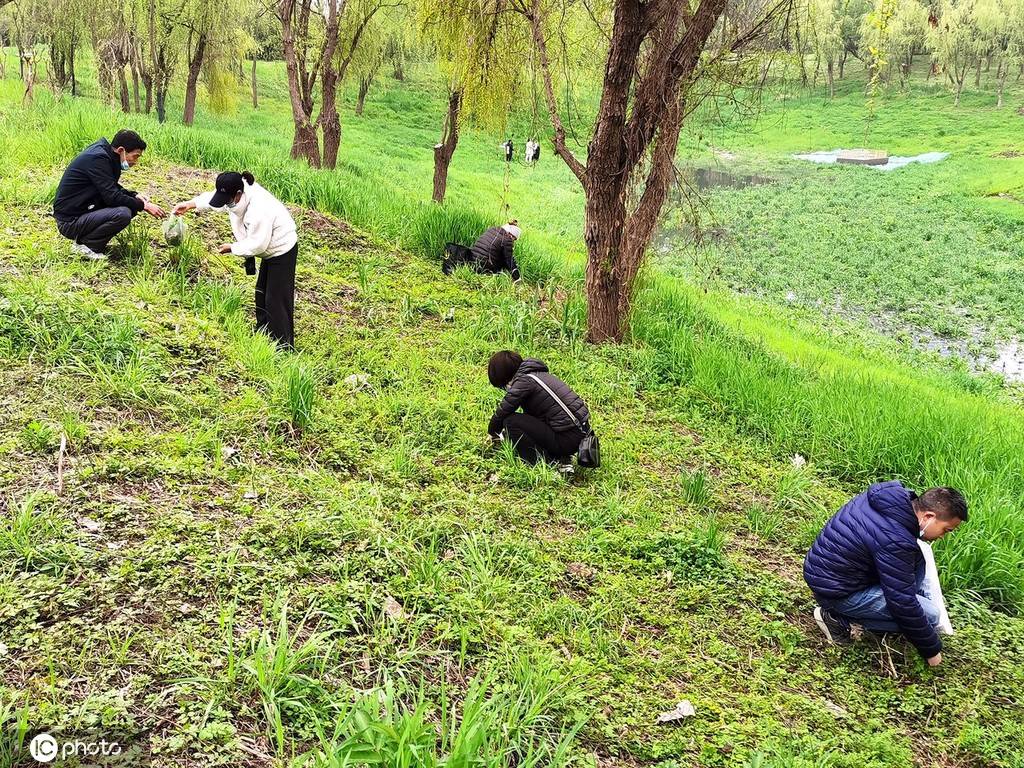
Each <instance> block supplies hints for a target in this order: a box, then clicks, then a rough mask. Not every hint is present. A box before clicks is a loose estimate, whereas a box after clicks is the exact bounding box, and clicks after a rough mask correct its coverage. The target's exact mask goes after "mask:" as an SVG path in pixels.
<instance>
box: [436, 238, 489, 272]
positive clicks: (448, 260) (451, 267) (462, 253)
mask: <svg viewBox="0 0 1024 768" xmlns="http://www.w3.org/2000/svg"><path fill="white" fill-rule="evenodd" d="M463 264H466V265H468V266H469V267H471V268H472V269H475V270H477V271H478V272H479V271H480V270H479V265H478V264H477V263H476V257H475V256H474V255H473V249H472V248H467V247H466V246H464V245H459V244H458V243H445V246H444V256H443V257H442V259H441V271H442V272H443V273H444V274H446V275H450V274H451V273H452V272H454V271H455V268H456V267H459V266H462V265H463Z"/></svg>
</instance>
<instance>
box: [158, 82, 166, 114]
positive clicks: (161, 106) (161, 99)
mask: <svg viewBox="0 0 1024 768" xmlns="http://www.w3.org/2000/svg"><path fill="white" fill-rule="evenodd" d="M156 119H157V122H159V123H163V122H165V121H166V120H167V85H166V84H161V85H158V86H157V88H156Z"/></svg>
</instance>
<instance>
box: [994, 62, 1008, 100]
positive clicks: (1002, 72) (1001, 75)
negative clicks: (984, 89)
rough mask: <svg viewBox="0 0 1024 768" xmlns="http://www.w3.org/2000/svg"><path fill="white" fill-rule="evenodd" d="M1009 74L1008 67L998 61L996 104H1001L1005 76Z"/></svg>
mask: <svg viewBox="0 0 1024 768" xmlns="http://www.w3.org/2000/svg"><path fill="white" fill-rule="evenodd" d="M1008 74H1010V67H1009V66H1003V62H999V69H998V70H997V71H996V106H997V107H1001V106H1003V90H1004V89H1005V88H1006V76H1007V75H1008Z"/></svg>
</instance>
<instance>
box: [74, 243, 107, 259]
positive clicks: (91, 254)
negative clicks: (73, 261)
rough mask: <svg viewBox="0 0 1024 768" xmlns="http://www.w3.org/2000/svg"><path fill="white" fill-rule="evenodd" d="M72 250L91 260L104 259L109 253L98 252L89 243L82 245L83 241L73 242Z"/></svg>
mask: <svg viewBox="0 0 1024 768" xmlns="http://www.w3.org/2000/svg"><path fill="white" fill-rule="evenodd" d="M71 252H72V253H75V254H77V255H79V256H81V257H83V258H86V259H89V260H90V261H103V259H105V258H107V254H105V253H97V252H96V251H94V250H93V249H92V248H90V247H89V246H88V245H82V243H72V244H71Z"/></svg>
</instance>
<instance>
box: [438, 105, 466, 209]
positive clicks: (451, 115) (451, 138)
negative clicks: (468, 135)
mask: <svg viewBox="0 0 1024 768" xmlns="http://www.w3.org/2000/svg"><path fill="white" fill-rule="evenodd" d="M461 107H462V91H461V90H456V91H452V92H451V94H449V96H448V113H447V114H446V116H445V119H444V129H443V131H442V133H441V143H440V144H435V145H434V192H433V195H432V196H431V199H432V200H433V201H434V202H435V203H443V202H444V196H445V193H446V192H447V189H448V166H449V165H451V162H452V155H454V154H455V147H456V146H458V143H459V110H460V109H461Z"/></svg>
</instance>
